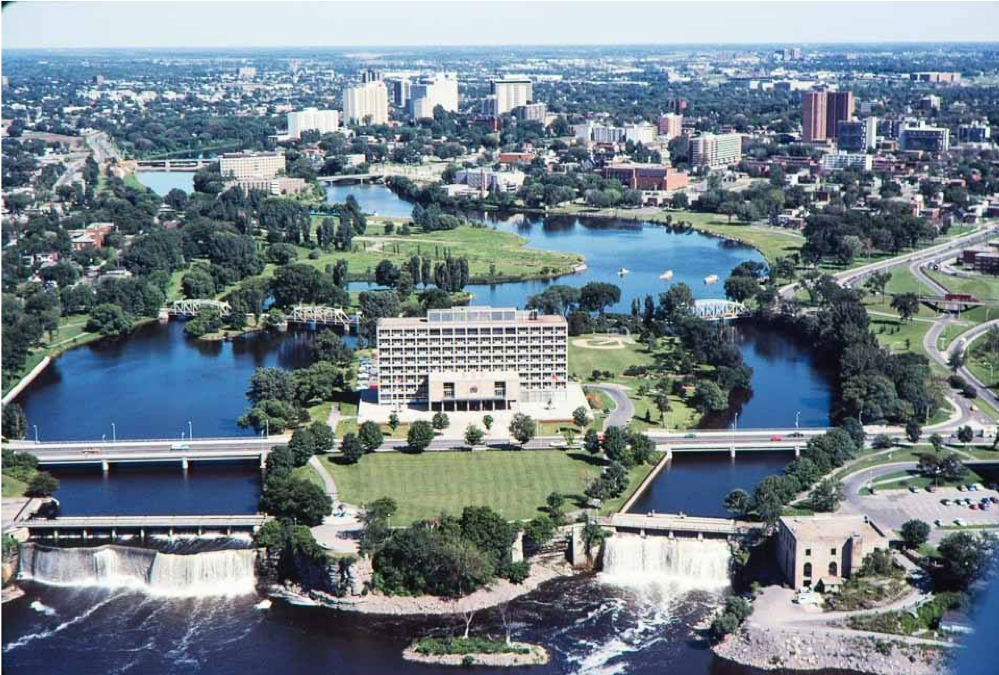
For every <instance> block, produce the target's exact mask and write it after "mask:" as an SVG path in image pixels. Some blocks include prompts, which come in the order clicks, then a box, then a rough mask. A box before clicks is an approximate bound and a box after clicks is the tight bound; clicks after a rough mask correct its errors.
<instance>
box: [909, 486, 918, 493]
mask: <svg viewBox="0 0 999 675" xmlns="http://www.w3.org/2000/svg"><path fill="white" fill-rule="evenodd" d="M909 492H919V488H917V487H916V486H915V485H910V486H909Z"/></svg>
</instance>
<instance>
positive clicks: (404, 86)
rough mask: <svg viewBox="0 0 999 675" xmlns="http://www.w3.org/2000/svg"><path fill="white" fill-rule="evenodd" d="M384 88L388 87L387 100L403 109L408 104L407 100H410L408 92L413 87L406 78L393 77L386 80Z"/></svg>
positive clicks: (410, 96)
mask: <svg viewBox="0 0 999 675" xmlns="http://www.w3.org/2000/svg"><path fill="white" fill-rule="evenodd" d="M385 86H386V87H388V92H389V99H391V101H392V104H393V105H397V106H399V107H400V108H403V107H405V106H406V104H407V103H409V99H410V98H412V95H411V93H410V90H411V89H412V86H413V85H412V83H411V82H410V81H409V80H407V79H406V78H403V77H395V78H391V79H386V80H385Z"/></svg>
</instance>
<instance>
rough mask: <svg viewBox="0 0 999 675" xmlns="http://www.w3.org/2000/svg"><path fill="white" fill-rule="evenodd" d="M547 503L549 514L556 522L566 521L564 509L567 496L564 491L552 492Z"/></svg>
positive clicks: (559, 523)
mask: <svg viewBox="0 0 999 675" xmlns="http://www.w3.org/2000/svg"><path fill="white" fill-rule="evenodd" d="M545 503H546V504H548V515H550V516H551V518H552V520H553V521H554V522H555V523H556V524H558V525H561V524H562V523H563V522H565V512H564V511H563V510H562V509H563V508H564V507H565V496H563V495H562V493H560V492H552V493H551V494H549V495H548V498H547V499H546V500H545Z"/></svg>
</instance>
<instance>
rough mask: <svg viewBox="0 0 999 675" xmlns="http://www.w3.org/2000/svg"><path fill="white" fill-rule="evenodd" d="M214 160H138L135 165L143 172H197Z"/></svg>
mask: <svg viewBox="0 0 999 675" xmlns="http://www.w3.org/2000/svg"><path fill="white" fill-rule="evenodd" d="M214 161H216V160H211V159H140V160H138V161H137V162H136V163H135V165H136V167H137V168H139V169H142V170H143V171H197V170H198V169H201V168H203V167H206V166H208V165H209V164H211V163H212V162H214Z"/></svg>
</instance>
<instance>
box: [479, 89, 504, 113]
mask: <svg viewBox="0 0 999 675" xmlns="http://www.w3.org/2000/svg"><path fill="white" fill-rule="evenodd" d="M479 112H480V113H481V114H482V116H483V117H492V118H494V119H495V118H497V117H499V116H500V102H499V99H498V98H497V97H496V95H495V94H489V95H488V96H486V97H485V98H484V99H482V104H481V105H480V106H479Z"/></svg>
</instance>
